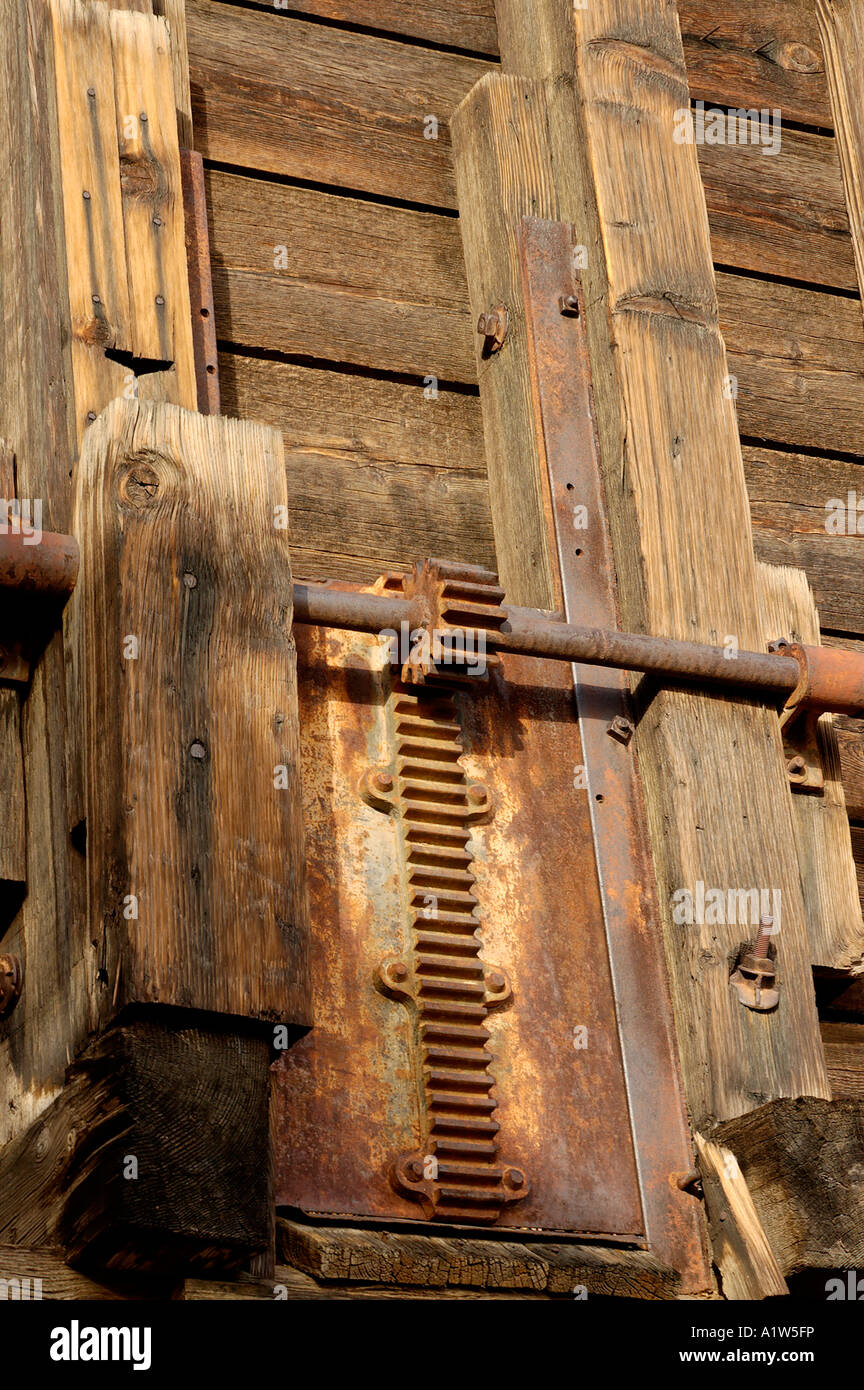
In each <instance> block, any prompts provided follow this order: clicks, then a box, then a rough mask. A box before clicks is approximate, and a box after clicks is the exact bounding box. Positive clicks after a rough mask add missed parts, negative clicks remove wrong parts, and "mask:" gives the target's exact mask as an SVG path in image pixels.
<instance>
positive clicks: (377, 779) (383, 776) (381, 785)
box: [373, 772, 393, 792]
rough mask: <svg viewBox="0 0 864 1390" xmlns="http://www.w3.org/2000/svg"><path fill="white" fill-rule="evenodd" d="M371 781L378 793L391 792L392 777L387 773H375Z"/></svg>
mask: <svg viewBox="0 0 864 1390" xmlns="http://www.w3.org/2000/svg"><path fill="white" fill-rule="evenodd" d="M373 781H374V783H375V786H376V787H377V788H378V790H379V792H391V791H392V790H393V777H392V775H391V774H390V773H389V772H376V773H375V776H374V778H373Z"/></svg>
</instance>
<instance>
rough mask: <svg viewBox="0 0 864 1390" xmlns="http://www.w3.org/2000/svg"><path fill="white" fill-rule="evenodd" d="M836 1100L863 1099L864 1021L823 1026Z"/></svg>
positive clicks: (832, 1092) (829, 1077)
mask: <svg viewBox="0 0 864 1390" xmlns="http://www.w3.org/2000/svg"><path fill="white" fill-rule="evenodd" d="M819 1026H820V1032H821V1034H822V1046H823V1047H824V1048H825V1061H826V1063H827V1066H828V1080H829V1081H830V1083H831V1095H832V1097H833V1099H834V1100H864V1023H835V1022H825V1021H823V1022H822V1023H821V1024H820V1025H819Z"/></svg>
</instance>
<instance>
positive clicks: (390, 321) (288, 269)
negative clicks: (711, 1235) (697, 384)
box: [208, 171, 864, 559]
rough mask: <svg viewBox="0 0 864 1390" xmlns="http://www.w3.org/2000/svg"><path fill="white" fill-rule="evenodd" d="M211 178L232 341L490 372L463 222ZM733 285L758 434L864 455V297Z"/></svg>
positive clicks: (723, 297)
mask: <svg viewBox="0 0 864 1390" xmlns="http://www.w3.org/2000/svg"><path fill="white" fill-rule="evenodd" d="M208 186H209V192H210V200H211V218H212V223H211V238H212V251H213V260H214V291H215V295H216V319H217V327H218V330H219V335H220V337H221V338H222V339H223V340H228V341H229V342H235V343H238V344H242V345H248V346H255V347H262V348H267V349H271V350H275V351H282V352H290V353H296V354H298V355H305V356H313V357H316V358H321V359H325V360H330V361H334V362H351V363H356V364H358V365H361V366H375V367H377V368H378V369H382V368H383V369H389V370H391V371H394V372H413V373H417V374H418V375H423V376H425V375H427V374H432V375H434V376H436V377H438V378H439V379H440V380H442V381H474V380H476V372H477V369H476V365H475V362H474V360H473V347H474V338H475V332H474V330H475V322H472V315H471V311H470V308H469V305H468V298H467V287H466V285H465V280H464V273H463V271H462V267H461V263H460V256H461V247H460V242H459V228H458V225H457V224H456V223H455V222H454V221H453V219H451V218H445V217H436V216H434V215H430V214H427V213H421V212H415V211H413V210H408V209H403V208H387V207H383V206H378V205H375V204H369V203H365V202H362V201H360V200H358V199H349V198H336V197H332V196H331V195H328V194H324V193H321V192H318V191H316V190H309V189H294V188H286V187H282V186H279V185H274V184H270V183H267V182H259V181H254V180H250V179H245V178H241V177H237V176H233V175H226V174H222V173H218V172H216V171H211V172H210V175H209V184H208ZM292 229H299V232H298V234H292ZM276 259H278V260H279V265H280V268H279V269H277V268H276V265H275V263H274V262H275V260H276ZM282 266H284V267H285V268H284V269H283V268H281V267H282ZM384 287H386V288H384ZM717 296H718V301H719V305H720V325H721V329H722V331H723V333H724V335H725V338H726V343H727V350H728V355H729V370H730V372H731V373H733V374H734V375H735V377H736V378H737V389H738V398H737V402H736V404H737V409H738V418H739V424H740V428H741V431H742V434H744V435H745V436H749V437H752V438H761V439H769V440H774V441H779V442H782V443H784V444H787V445H789V446H790V447H793V448H794V447H795V446H799V447H814V448H818V449H823V450H826V451H831V450H836V451H840V452H844V453H859V454H862V455H864V424H862V421H864V341H862V337H861V326H860V323H861V320H860V305H859V303H858V301H857V300H852V299H847V298H843V297H840V296H838V295H832V294H826V293H820V292H818V291H815V290H805V289H799V288H797V287H796V286H792V285H781V284H775V283H768V282H766V281H763V280H759V279H757V278H755V277H751V276H744V275H731V274H720V275H718V276H717ZM766 558H770V559H773V558H774V556H770V557H766Z"/></svg>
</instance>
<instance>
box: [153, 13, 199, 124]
mask: <svg viewBox="0 0 864 1390" xmlns="http://www.w3.org/2000/svg"><path fill="white" fill-rule="evenodd" d="M152 5H153V13H154V14H156V15H161V16H162V17H163V18H164V19H165V20H167V22H168V30H169V33H170V35H171V65H172V67H173V70H174V102H175V110H176V113H177V134H178V137H179V140H180V146H181V148H182V149H187V150H191V149H193V148H194V138H193V132H192V93H191V88H190V82H189V44H188V41H187V38H186V0H152Z"/></svg>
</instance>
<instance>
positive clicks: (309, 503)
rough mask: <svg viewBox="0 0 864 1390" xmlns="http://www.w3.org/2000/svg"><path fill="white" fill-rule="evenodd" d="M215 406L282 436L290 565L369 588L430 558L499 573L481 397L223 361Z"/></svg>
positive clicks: (284, 366)
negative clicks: (367, 583)
mask: <svg viewBox="0 0 864 1390" xmlns="http://www.w3.org/2000/svg"><path fill="white" fill-rule="evenodd" d="M219 369H220V381H221V387H222V408H223V410H224V411H225V413H226V414H230V415H240V416H244V417H252V418H254V419H258V420H262V421H265V422H266V423H268V424H272V425H276V426H278V427H279V428H280V429H281V430H282V431H283V434H284V439H285V452H286V459H287V466H288V482H289V487H288V492H289V498H290V502H289V508H290V520H291V537H292V541H291V556H292V567H293V569H294V572H295V574H296V575H298V576H302V577H303V578H306V579H310V578H328V577H329V578H334V579H356V580H373V579H376V578H377V577H378V575H379V574H381V573H382V572H383V571H384V570H386V569H389V568H396V569H403V568H407V567H408V566H409V565H410V564H411V562H412V561H413V560H416V559H421V558H422V557H423V556H426V555H444V556H446V557H447V558H448V559H453V560H467V561H473V562H474V563H476V564H481V565H487V566H490V567H494V563H495V548H494V543H493V540H492V522H491V514H490V510H489V497H488V492H487V487H486V462H485V457H484V454H483V436H482V427H481V423H480V405H479V401H478V400H477V398H476V396H472V395H465V394H462V393H459V392H454V391H440V392H439V393H438V396H437V398H436V399H427V397H426V396H425V395H424V389H423V386H422V383H418V384H417V385H403V384H401V383H399V382H391V381H379V380H376V379H375V378H374V377H363V376H355V375H349V374H348V373H344V372H332V371H321V370H316V369H310V368H307V367H297V366H293V365H290V364H285V363H281V362H270V361H261V360H257V359H255V358H244V357H239V356H234V355H230V354H227V353H223V354H222V356H221V357H220V368H219Z"/></svg>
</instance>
